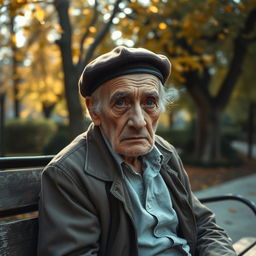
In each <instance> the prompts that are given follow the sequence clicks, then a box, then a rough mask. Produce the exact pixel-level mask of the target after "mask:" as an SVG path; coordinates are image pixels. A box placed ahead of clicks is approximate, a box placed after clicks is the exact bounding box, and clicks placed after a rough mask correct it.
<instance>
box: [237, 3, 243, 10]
mask: <svg viewBox="0 0 256 256" xmlns="http://www.w3.org/2000/svg"><path fill="white" fill-rule="evenodd" d="M237 6H238V8H239V9H244V8H245V6H244V4H243V3H239V4H238V5H237Z"/></svg>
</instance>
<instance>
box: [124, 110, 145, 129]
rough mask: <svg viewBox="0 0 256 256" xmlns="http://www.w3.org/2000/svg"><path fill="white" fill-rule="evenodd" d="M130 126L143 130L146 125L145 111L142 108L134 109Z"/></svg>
mask: <svg viewBox="0 0 256 256" xmlns="http://www.w3.org/2000/svg"><path fill="white" fill-rule="evenodd" d="M128 125H130V126H133V127H134V128H136V129H141V128H143V127H144V126H145V125H146V121H145V117H144V111H143V109H142V108H141V106H134V108H132V111H131V115H130V119H129V121H128Z"/></svg>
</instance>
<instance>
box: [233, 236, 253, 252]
mask: <svg viewBox="0 0 256 256" xmlns="http://www.w3.org/2000/svg"><path fill="white" fill-rule="evenodd" d="M233 246H234V249H235V250H236V253H237V254H238V255H244V256H255V255H256V238H255V237H243V238H241V239H240V240H238V241H237V242H235V243H234V245H233ZM249 248H250V249H249Z"/></svg>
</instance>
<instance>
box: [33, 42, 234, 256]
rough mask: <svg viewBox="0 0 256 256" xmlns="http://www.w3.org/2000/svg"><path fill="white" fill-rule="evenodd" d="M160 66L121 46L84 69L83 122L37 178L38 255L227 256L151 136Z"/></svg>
mask: <svg viewBox="0 0 256 256" xmlns="http://www.w3.org/2000/svg"><path fill="white" fill-rule="evenodd" d="M170 69H171V65H170V62H169V60H168V59H167V58H166V57H165V56H163V55H158V54H155V53H153V52H151V51H148V50H146V49H142V48H137V49H136V48H126V47H117V48H115V49H114V50H112V51H111V52H109V53H106V54H104V55H102V56H100V57H98V58H96V59H95V60H94V61H92V62H91V63H89V64H88V65H87V66H86V67H85V69H84V71H83V73H82V75H81V78H80V81H79V86H80V91H81V94H82V95H83V96H84V97H85V100H86V106H87V108H88V111H89V114H90V116H91V119H92V121H93V124H92V125H91V126H90V127H89V128H88V130H87V132H85V133H84V134H81V135H80V136H78V137H77V138H76V139H75V140H74V141H73V142H72V143H71V144H70V145H69V146H68V147H66V148H65V149H63V150H62V151H61V152H60V153H59V154H57V156H56V157H55V158H54V159H53V161H51V163H50V164H49V165H48V166H47V167H46V168H45V170H44V172H43V174H42V191H41V200H40V211H39V245H38V255H42V256H46V255H50V256H59V255H104V256H136V255H139V256H156V255H158V256H167V255H176V256H178V255H218V256H219V255H223V256H224V255H236V254H235V252H234V250H233V248H232V245H231V241H230V239H229V237H228V236H227V234H226V233H225V232H224V230H223V229H221V228H220V227H218V226H217V225H216V223H215V220H214V215H213V213H212V212H210V211H209V209H207V208H206V207H205V206H203V205H202V204H201V203H200V202H199V201H198V200H197V198H196V197H195V196H194V195H193V193H192V192H191V189H190V185H189V180H188V177H187V174H186V172H185V171H184V169H183V166H182V163H181V161H180V158H179V156H178V154H177V152H176V151H175V149H174V148H173V146H171V145H170V144H169V143H167V142H166V141H165V140H163V139H162V138H160V137H158V136H156V135H155V131H156V128H157V123H158V119H159V116H160V113H161V112H162V111H163V110H164V104H165V101H166V100H167V99H166V93H165V90H164V88H163V84H164V83H165V82H166V80H167V78H168V76H169V74H170Z"/></svg>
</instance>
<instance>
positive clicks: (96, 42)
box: [79, 0, 122, 72]
mask: <svg viewBox="0 0 256 256" xmlns="http://www.w3.org/2000/svg"><path fill="white" fill-rule="evenodd" d="M121 1H122V0H117V1H116V2H115V5H114V9H113V12H112V14H111V17H110V18H109V21H108V22H107V23H105V25H104V26H103V28H102V29H101V31H100V32H99V33H98V34H97V36H96V37H95V40H94V42H93V43H92V44H91V45H90V47H89V49H88V51H87V54H86V56H85V58H84V60H83V61H82V62H81V65H80V66H79V69H81V70H80V72H81V71H82V69H83V68H84V66H85V65H86V64H87V63H88V62H89V60H90V59H91V58H92V56H93V53H94V51H95V49H96V47H97V46H98V45H99V43H100V42H101V41H102V40H103V38H104V37H105V35H106V34H107V33H108V31H109V29H110V27H111V25H112V21H113V19H114V17H115V16H116V14H117V13H118V11H119V4H120V2H121Z"/></svg>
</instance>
